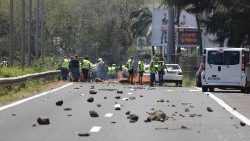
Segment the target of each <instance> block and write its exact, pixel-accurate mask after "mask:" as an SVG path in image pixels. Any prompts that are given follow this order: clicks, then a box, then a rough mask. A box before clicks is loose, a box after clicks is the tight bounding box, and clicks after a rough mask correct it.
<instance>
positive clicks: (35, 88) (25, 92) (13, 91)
mask: <svg viewBox="0 0 250 141" xmlns="http://www.w3.org/2000/svg"><path fill="white" fill-rule="evenodd" d="M55 81H56V79H54V80H45V79H37V80H29V81H27V82H26V83H23V84H20V85H15V86H6V87H3V88H0V106H2V105H6V104H8V103H11V102H14V101H17V100H20V99H23V98H27V97H29V96H32V95H34V94H36V93H39V92H40V91H41V90H42V89H43V88H44V87H46V84H48V83H52V82H55Z"/></svg>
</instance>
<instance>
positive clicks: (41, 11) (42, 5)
mask: <svg viewBox="0 0 250 141" xmlns="http://www.w3.org/2000/svg"><path fill="white" fill-rule="evenodd" d="M40 17H41V21H40V22H41V33H40V34H41V35H40V37H41V40H40V41H41V43H40V44H41V57H42V58H43V57H44V55H45V54H44V53H45V48H44V0H41V10H40Z"/></svg>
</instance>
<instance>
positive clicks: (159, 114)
mask: <svg viewBox="0 0 250 141" xmlns="http://www.w3.org/2000/svg"><path fill="white" fill-rule="evenodd" d="M147 113H148V114H149V116H148V117H147V119H146V120H145V121H147V122H149V121H161V122H164V121H165V120H166V114H165V113H164V112H163V111H161V110H157V111H154V112H152V113H149V112H147Z"/></svg>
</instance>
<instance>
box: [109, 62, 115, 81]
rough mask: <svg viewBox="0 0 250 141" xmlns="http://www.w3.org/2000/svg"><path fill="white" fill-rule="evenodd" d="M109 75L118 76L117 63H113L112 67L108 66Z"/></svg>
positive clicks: (111, 77) (110, 76)
mask: <svg viewBox="0 0 250 141" xmlns="http://www.w3.org/2000/svg"><path fill="white" fill-rule="evenodd" d="M108 76H109V78H110V79H115V78H116V64H112V65H111V66H110V67H108Z"/></svg>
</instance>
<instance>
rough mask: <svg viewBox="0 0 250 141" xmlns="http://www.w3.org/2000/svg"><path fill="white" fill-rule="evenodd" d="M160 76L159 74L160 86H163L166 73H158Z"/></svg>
mask: <svg viewBox="0 0 250 141" xmlns="http://www.w3.org/2000/svg"><path fill="white" fill-rule="evenodd" d="M158 74H159V86H162V84H163V75H164V71H158Z"/></svg>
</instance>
